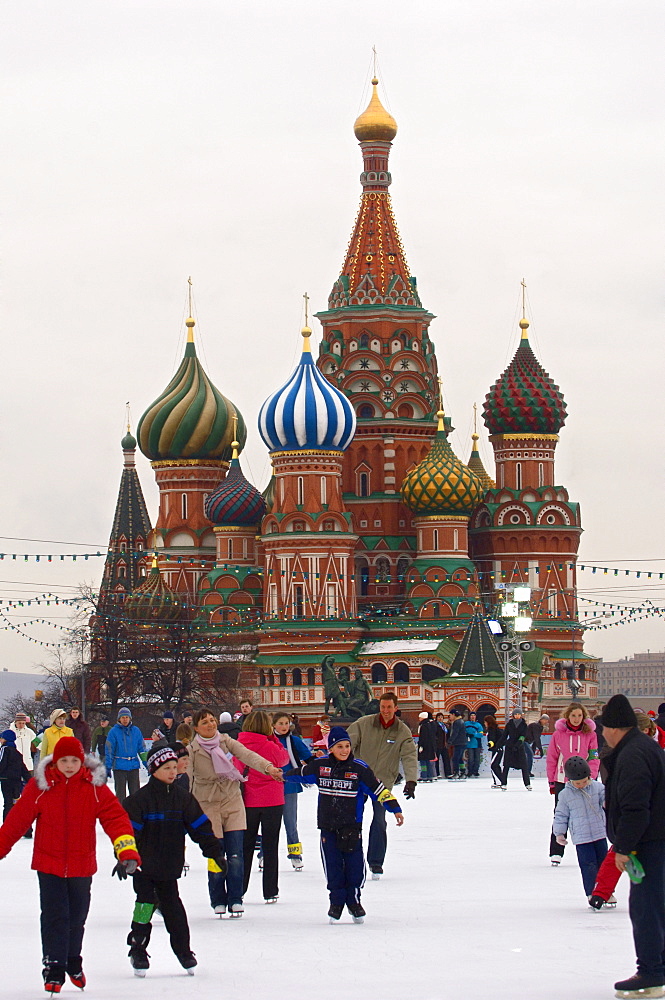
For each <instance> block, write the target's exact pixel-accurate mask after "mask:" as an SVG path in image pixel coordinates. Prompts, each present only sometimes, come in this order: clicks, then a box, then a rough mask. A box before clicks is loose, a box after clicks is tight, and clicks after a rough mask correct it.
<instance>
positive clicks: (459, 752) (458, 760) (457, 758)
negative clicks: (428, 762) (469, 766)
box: [453, 747, 466, 777]
mask: <svg viewBox="0 0 665 1000" xmlns="http://www.w3.org/2000/svg"><path fill="white" fill-rule="evenodd" d="M465 750H466V747H454V748H453V776H454V777H457V776H458V775H459V772H460V766H461V764H462V760H463V759H464V751H465Z"/></svg>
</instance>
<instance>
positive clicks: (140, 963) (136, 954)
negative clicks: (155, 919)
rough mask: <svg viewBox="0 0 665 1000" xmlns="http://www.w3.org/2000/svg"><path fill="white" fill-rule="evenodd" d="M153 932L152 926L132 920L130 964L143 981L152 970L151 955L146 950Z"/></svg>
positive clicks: (128, 936) (128, 939) (129, 935)
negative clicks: (149, 970) (150, 969)
mask: <svg viewBox="0 0 665 1000" xmlns="http://www.w3.org/2000/svg"><path fill="white" fill-rule="evenodd" d="M151 930H152V926H151V925H150V924H139V923H137V922H136V921H135V920H132V929H131V931H130V932H129V934H128V935H127V944H128V945H129V962H130V965H131V966H132V968H133V970H134V975H135V976H139V977H140V978H141V979H142V978H143V977H144V976H145V974H146V972H147V971H148V969H149V968H150V962H149V958H150V955H149V954H148V952H147V951H146V948H147V947H148V941H149V940H150V932H151Z"/></svg>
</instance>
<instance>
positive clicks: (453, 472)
mask: <svg viewBox="0 0 665 1000" xmlns="http://www.w3.org/2000/svg"><path fill="white" fill-rule="evenodd" d="M437 416H438V418H439V426H438V429H437V432H436V437H435V438H434V442H433V444H432V447H431V448H430V452H429V455H428V456H427V458H424V459H423V460H422V462H420V464H419V465H417V466H416V467H415V469H412V471H411V472H410V473H409V474H408V476H407V477H406V478H405V480H404V482H403V483H402V500H403V501H404V503H405V504H406V506H407V507H408V508H409V509H410V510H412V511H413V513H414V514H416V515H417V516H418V515H420V516H422V517H427V516H430V517H431V516H435V515H437V514H463V515H466V516H467V517H468V516H470V514H471V512H472V511H473V509H474V507H477V506H478V504H479V503H480V501H481V500H482V498H483V493H484V490H483V484H482V483H481V481H480V479H479V478H478V476H476V475H475V473H473V472H472V471H471V469H470V468H469V467H468V466H467V465H465V464H464V462H461V461H460V460H459V458H458V457H457V455H456V454H455V452H454V451H453V450H452V448H451V447H450V445H449V444H448V433H449V430H448V429H447V428H446V427H445V426H444V422H443V411H442V410H439V412H438V414H437Z"/></svg>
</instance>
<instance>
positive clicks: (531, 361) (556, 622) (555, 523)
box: [470, 316, 582, 653]
mask: <svg viewBox="0 0 665 1000" xmlns="http://www.w3.org/2000/svg"><path fill="white" fill-rule="evenodd" d="M520 329H521V339H520V344H519V347H518V348H517V352H516V353H515V356H514V358H513V360H512V361H511V362H510V364H509V365H508V367H507V368H506V370H505V371H504V372H503V374H502V375H501V376H500V377H499V378H498V379H497V380H496V382H495V383H494V385H493V386H492V388H491V389H490V391H489V392H488V394H487V396H486V398H485V404H484V408H483V416H484V419H485V424H486V426H487V429H488V430H489V432H490V441H491V443H492V447H493V448H494V457H495V464H496V473H495V478H496V486H495V487H494V489H489V490H488V491H487V492H486V494H485V498H484V502H483V503H482V504H481V505H480V506H479V507H478V508H477V509H476V510H475V512H474V514H473V516H472V518H471V525H470V541H471V554H472V557H473V559H474V561H475V563H476V565H477V567H478V571H479V574H480V578H481V586H482V590H483V592H484V593H485V594H487V595H493V596H492V597H491V598H490V599H491V600H492V601H495V600H496V596H497V585H498V584H500V583H508V584H510V583H524V584H525V585H527V586H529V587H531V591H532V595H531V596H532V600H531V610H532V615H533V629H532V631H531V633H530V634H529V638H530V639H533V640H534V641H535V642H536V643H537V644H538V645H539V646H541V647H543V648H545V649H551V650H554V651H559V652H561V653H563V652H564V651H570V650H571V649H573V648H575V649H581V643H582V632H581V631H580V629H579V625H578V621H577V603H576V596H575V595H576V560H577V550H578V547H579V541H580V535H581V533H582V526H581V520H580V509H579V504H577V503H574V502H572V501H570V500H569V498H568V492H567V490H566V489H565V487H563V486H557V485H555V484H556V477H555V471H554V451H555V448H556V445H557V442H558V440H559V436H558V433H559V431H560V429H561V427H562V426H563V423H564V421H565V419H566V404H565V402H564V399H563V395H562V394H561V391H560V390H559V387H558V386H557V385H555V383H554V382H553V380H552V379H551V378H550V376H549V375H548V374H547V372H546V371H545V369H544V368H543V367H542V365H540V363H539V362H538V360H537V359H536V357H535V355H534V353H533V351H532V349H531V346H530V344H529V338H528V329H529V322H528V320H527V319H526V317H524V316H523V317H522V319H521V320H520Z"/></svg>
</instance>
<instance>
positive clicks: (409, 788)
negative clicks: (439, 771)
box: [404, 781, 416, 799]
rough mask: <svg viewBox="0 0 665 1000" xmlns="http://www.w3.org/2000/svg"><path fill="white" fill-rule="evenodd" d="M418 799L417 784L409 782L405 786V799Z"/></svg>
mask: <svg viewBox="0 0 665 1000" xmlns="http://www.w3.org/2000/svg"><path fill="white" fill-rule="evenodd" d="M415 797H416V782H415V781H407V782H405V784H404V798H405V799H415Z"/></svg>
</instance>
